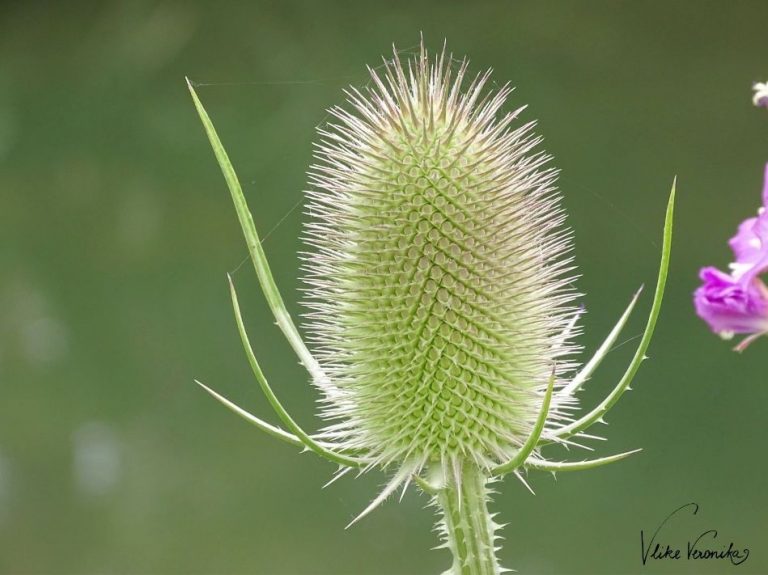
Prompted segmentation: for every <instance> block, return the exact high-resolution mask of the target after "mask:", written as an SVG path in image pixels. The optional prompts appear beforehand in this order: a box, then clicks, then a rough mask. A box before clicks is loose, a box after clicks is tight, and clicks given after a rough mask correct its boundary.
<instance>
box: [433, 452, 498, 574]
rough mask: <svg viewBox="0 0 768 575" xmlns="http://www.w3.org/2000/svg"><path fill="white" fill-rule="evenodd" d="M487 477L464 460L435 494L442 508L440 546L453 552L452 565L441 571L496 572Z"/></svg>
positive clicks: (494, 524)
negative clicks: (441, 541)
mask: <svg viewBox="0 0 768 575" xmlns="http://www.w3.org/2000/svg"><path fill="white" fill-rule="evenodd" d="M487 482H488V478H487V476H486V474H485V472H483V470H481V469H479V468H478V467H477V466H475V465H472V464H465V465H464V466H463V467H462V469H461V471H460V473H459V474H458V475H457V476H456V477H455V478H452V479H451V480H448V481H446V485H445V487H443V488H442V489H439V490H438V491H437V493H436V495H435V500H436V502H437V505H438V506H439V507H440V511H441V512H442V515H443V517H442V519H441V524H440V526H439V527H440V529H441V530H442V532H443V538H444V546H445V547H447V548H448V549H450V550H451V553H452V554H453V566H452V567H451V568H450V569H449V570H448V571H446V572H445V573H444V574H443V575H499V574H500V573H502V572H503V571H505V570H504V569H502V568H501V567H500V566H499V562H498V560H497V558H496V550H497V547H496V545H495V540H496V535H495V531H496V529H497V527H499V526H498V525H496V523H494V521H493V518H492V516H491V515H490V513H489V511H488V499H489V495H490V491H489V490H488V487H487Z"/></svg>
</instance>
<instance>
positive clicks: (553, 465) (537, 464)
mask: <svg viewBox="0 0 768 575" xmlns="http://www.w3.org/2000/svg"><path fill="white" fill-rule="evenodd" d="M640 451H642V449H633V450H632V451H626V452H624V453H618V454H616V455H609V456H608V457H600V458H599V459H588V460H586V461H529V462H528V463H526V464H525V466H526V467H527V468H528V469H536V470H537V471H552V472H557V471H582V470H584V469H593V468H595V467H601V466H603V465H608V464H609V463H613V462H614V461H621V460H622V459H625V458H627V457H629V456H630V455H633V454H635V453H638V452H640Z"/></svg>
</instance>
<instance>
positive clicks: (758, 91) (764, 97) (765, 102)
mask: <svg viewBox="0 0 768 575" xmlns="http://www.w3.org/2000/svg"><path fill="white" fill-rule="evenodd" d="M752 89H753V90H754V91H755V93H754V95H753V96H752V103H753V104H754V105H755V106H757V107H758V108H768V82H756V83H755V84H754V85H753V86H752Z"/></svg>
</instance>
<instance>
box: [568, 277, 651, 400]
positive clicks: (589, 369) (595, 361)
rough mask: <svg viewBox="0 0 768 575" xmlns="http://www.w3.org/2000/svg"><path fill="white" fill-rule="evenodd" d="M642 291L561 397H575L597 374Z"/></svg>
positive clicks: (640, 290) (634, 298) (633, 299)
mask: <svg viewBox="0 0 768 575" xmlns="http://www.w3.org/2000/svg"><path fill="white" fill-rule="evenodd" d="M642 291H643V288H642V287H641V288H640V289H639V290H637V291H636V292H635V295H633V296H632V299H631V300H630V302H629V305H628V306H627V309H625V310H624V313H623V314H621V317H620V318H619V321H617V322H616V325H615V326H613V329H612V330H611V331H610V333H609V334H608V336H607V337H606V338H605V341H603V343H602V344H601V345H600V347H599V348H597V351H596V352H595V354H594V355H593V356H592V357H591V358H590V360H589V361H588V362H587V363H586V364H585V365H584V367H582V368H581V370H580V371H579V373H577V374H576V375H575V376H574V378H573V379H572V380H571V381H570V383H569V384H568V385H566V386H565V387H564V388H563V389H562V390H561V391H560V395H566V396H567V395H573V394H574V393H576V392H577V391H578V390H579V389H580V388H581V386H582V385H584V383H586V381H587V380H588V379H589V378H590V376H591V375H592V374H593V373H594V372H595V370H596V369H597V368H598V366H599V365H600V363H601V362H602V361H603V359H605V356H606V355H608V352H609V351H611V348H612V347H613V344H614V343H616V339H617V338H618V337H619V335H620V334H621V330H622V329H624V326H625V325H626V323H627V320H628V319H629V316H630V315H631V314H632V310H633V309H635V304H636V303H637V300H638V298H639V297H640V293H642Z"/></svg>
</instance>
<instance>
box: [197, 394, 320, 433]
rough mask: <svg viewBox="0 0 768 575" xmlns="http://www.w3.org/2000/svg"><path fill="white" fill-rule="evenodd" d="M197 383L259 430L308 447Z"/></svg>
mask: <svg viewBox="0 0 768 575" xmlns="http://www.w3.org/2000/svg"><path fill="white" fill-rule="evenodd" d="M195 383H196V384H197V385H199V386H200V387H202V388H203V389H204V390H205V391H207V392H208V393H209V394H210V395H211V397H213V398H214V399H215V400H217V401H218V402H220V403H221V404H222V405H223V406H224V407H226V408H227V409H229V410H230V411H231V412H233V413H235V414H237V415H239V416H240V417H242V418H243V419H245V420H246V421H247V422H248V423H251V424H252V425H255V426H256V427H257V428H259V429H261V430H262V431H263V432H265V433H268V434H269V435H271V436H272V437H277V438H278V439H281V440H283V441H286V442H288V443H290V444H291V445H295V446H297V447H306V446H305V445H304V443H302V441H301V440H300V439H299V438H298V437H296V436H295V435H293V434H292V433H288V432H287V431H285V430H283V429H280V428H279V427H276V426H274V425H272V424H271V423H267V422H266V421H263V420H261V419H259V418H258V417H256V416H255V415H253V414H252V413H248V412H247V411H246V410H244V409H243V408H242V407H240V406H239V405H237V404H235V403H232V402H231V401H230V400H228V399H227V398H226V397H224V396H223V395H221V394H219V393H216V392H215V391H213V390H212V389H211V388H210V387H208V386H207V385H205V384H204V383H201V382H199V381H197V380H195Z"/></svg>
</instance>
